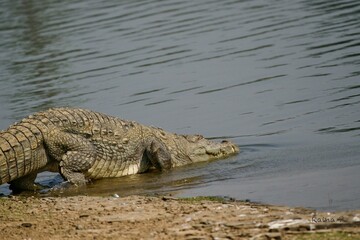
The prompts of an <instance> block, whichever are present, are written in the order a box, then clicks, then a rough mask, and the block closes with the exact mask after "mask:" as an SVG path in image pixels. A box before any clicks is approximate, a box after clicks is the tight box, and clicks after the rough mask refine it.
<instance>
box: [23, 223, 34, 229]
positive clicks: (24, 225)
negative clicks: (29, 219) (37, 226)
mask: <svg viewBox="0 0 360 240" xmlns="http://www.w3.org/2000/svg"><path fill="white" fill-rule="evenodd" d="M21 226H22V227H27V228H29V227H31V226H32V224H31V223H22V224H21Z"/></svg>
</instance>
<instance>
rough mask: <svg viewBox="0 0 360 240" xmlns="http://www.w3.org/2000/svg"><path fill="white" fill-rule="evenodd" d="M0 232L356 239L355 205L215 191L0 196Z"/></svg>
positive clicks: (359, 229)
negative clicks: (277, 202) (249, 198)
mask: <svg viewBox="0 0 360 240" xmlns="http://www.w3.org/2000/svg"><path fill="white" fill-rule="evenodd" d="M0 231H1V234H0V239H167V240H168V239H360V210H358V211H351V212H337V213H326V212H316V211H314V210H310V209H304V208H290V207H281V206H270V205H264V204H256V203H250V202H240V201H225V200H221V199H216V198H202V197H198V198H191V199H176V198H173V197H166V196H164V197H149V196H130V197H123V198H122V197H117V196H113V197H88V196H76V197H59V198H56V197H47V198H35V197H19V196H15V197H14V196H10V197H1V198H0Z"/></svg>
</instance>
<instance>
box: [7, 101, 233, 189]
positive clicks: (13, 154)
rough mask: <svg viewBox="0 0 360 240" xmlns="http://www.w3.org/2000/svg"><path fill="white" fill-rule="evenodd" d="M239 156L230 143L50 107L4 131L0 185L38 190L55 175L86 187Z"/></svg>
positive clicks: (114, 118)
mask: <svg viewBox="0 0 360 240" xmlns="http://www.w3.org/2000/svg"><path fill="white" fill-rule="evenodd" d="M238 152H239V148H238V146H236V145H235V144H233V143H231V142H229V141H222V142H221V143H218V142H214V141H211V140H208V139H206V138H204V137H203V136H201V135H178V134H175V133H170V132H167V131H164V130H163V129H161V128H156V127H150V126H145V125H142V124H139V123H136V122H134V121H127V120H123V119H120V118H117V117H112V116H108V115H105V114H102V113H98V112H94V111H90V110H86V109H80V108H52V109H49V110H46V111H42V112H38V113H35V114H34V115H30V116H29V117H27V118H24V119H23V120H22V121H21V122H19V123H15V124H14V125H12V126H10V127H9V128H8V129H7V130H4V131H1V132H0V184H3V183H7V182H8V183H10V188H11V189H13V190H37V189H40V188H41V186H40V185H38V184H35V183H34V181H35V178H36V176H37V174H38V173H39V172H42V171H52V172H59V173H60V174H61V175H62V177H63V178H64V179H65V180H67V181H69V182H70V183H72V184H75V185H82V184H85V183H86V182H87V181H88V180H90V179H99V178H107V177H120V176H125V175H130V174H136V173H144V172H146V171H148V170H149V169H150V168H156V169H159V170H167V169H170V168H173V167H176V166H182V165H186V164H190V163H193V162H201V161H207V160H211V159H219V158H224V157H227V156H230V155H233V154H236V153H238Z"/></svg>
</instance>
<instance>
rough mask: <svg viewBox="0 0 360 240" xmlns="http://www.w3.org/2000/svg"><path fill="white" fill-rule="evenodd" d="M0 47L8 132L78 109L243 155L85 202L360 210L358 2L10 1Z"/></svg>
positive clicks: (0, 20) (122, 181)
mask: <svg viewBox="0 0 360 240" xmlns="http://www.w3.org/2000/svg"><path fill="white" fill-rule="evenodd" d="M0 35H1V38H0V84H1V88H0V102H1V107H0V108H1V111H0V129H5V128H7V127H8V125H10V124H11V123H12V122H14V121H17V120H20V119H21V118H23V117H25V116H27V115H29V114H31V113H33V112H35V111H39V110H45V109H47V108H49V107H55V106H76V107H83V108H89V109H92V110H96V111H100V112H104V113H107V114H110V115H114V116H119V117H122V118H125V119H130V120H136V121H138V122H140V123H143V124H148V125H155V126H159V127H162V128H164V129H166V130H169V131H173V132H177V133H183V134H186V133H201V134H203V135H205V136H207V137H211V138H214V139H219V140H220V139H223V138H228V139H230V140H232V141H233V142H235V143H236V144H238V145H240V147H241V150H242V152H241V153H240V154H239V155H237V156H234V157H232V158H229V159H225V160H220V161H214V162H210V163H202V164H195V165H192V166H187V167H183V168H179V169H174V170H173V171H171V172H168V173H156V172H154V173H148V174H142V175H136V176H129V177H123V178H119V179H106V180H102V181H98V182H96V183H95V184H93V185H89V186H88V187H87V188H86V189H82V190H78V192H77V194H104V195H109V194H113V193H118V194H119V195H120V196H122V195H127V194H135V193H136V194H142V193H168V192H171V193H173V194H175V195H177V196H195V195H225V196H229V197H233V198H237V199H250V200H252V201H260V202H265V203H272V204H286V205H291V206H305V207H313V208H316V209H321V210H340V209H355V208H357V209H359V208H360V174H359V172H360V144H359V140H360V104H359V103H360V2H359V1H356V0H349V1H339V0H336V1H335V0H334V1H331V0H326V1H325V0H317V1H313V0H297V1H285V0H280V1H272V0H270V1H268V0H251V1H250V0H248V1H246V0H243V1H235V0H223V1H211V0H199V1H184V0H182V1H179V0H170V1H157V0H153V1H125V0H124V1H94V0H92V1H72V2H71V3H70V2H68V1H59V0H53V1H45V2H44V1H41V2H40V1H10V0H4V1H1V2H0ZM38 180H39V181H40V182H42V183H50V184H51V183H53V182H59V181H61V180H59V176H54V175H51V174H47V173H45V174H42V175H41V176H40V177H38ZM0 192H2V193H5V194H6V193H8V192H9V190H8V189H7V185H3V186H2V187H0Z"/></svg>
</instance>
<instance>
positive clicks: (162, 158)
mask: <svg viewBox="0 0 360 240" xmlns="http://www.w3.org/2000/svg"><path fill="white" fill-rule="evenodd" d="M145 152H146V155H147V157H148V158H149V160H150V162H151V163H152V165H153V166H154V167H155V168H157V169H159V170H161V171H162V170H168V169H170V168H171V166H172V164H171V154H170V151H169V150H168V148H167V147H166V146H165V144H163V143H162V142H161V141H159V140H157V139H152V140H151V142H150V144H149V145H148V146H147V147H146V150H145Z"/></svg>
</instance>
